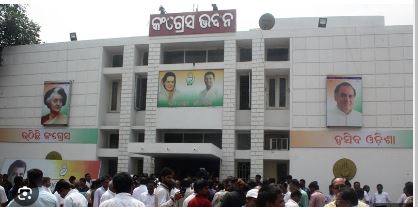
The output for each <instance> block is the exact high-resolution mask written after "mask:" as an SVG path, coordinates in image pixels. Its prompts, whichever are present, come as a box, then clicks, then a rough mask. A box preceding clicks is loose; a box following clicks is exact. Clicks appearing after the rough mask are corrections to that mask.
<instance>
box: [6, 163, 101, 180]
mask: <svg viewBox="0 0 418 207" xmlns="http://www.w3.org/2000/svg"><path fill="white" fill-rule="evenodd" d="M32 168H37V169H40V170H42V172H43V174H44V175H43V176H44V177H50V178H51V179H54V180H58V179H65V180H68V179H69V178H70V176H75V177H76V178H84V175H85V174H86V173H90V175H91V178H93V179H97V178H98V177H99V173H100V161H99V160H30V159H28V160H27V159H24V160H15V159H6V160H4V162H3V166H2V168H1V173H2V174H7V175H8V176H9V177H8V179H9V181H11V182H12V183H13V179H14V177H16V176H22V177H24V178H26V172H27V171H28V170H30V169H32Z"/></svg>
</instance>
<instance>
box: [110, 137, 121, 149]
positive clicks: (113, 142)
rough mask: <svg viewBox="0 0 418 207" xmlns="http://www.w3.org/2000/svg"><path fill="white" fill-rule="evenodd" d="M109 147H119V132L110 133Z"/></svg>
mask: <svg viewBox="0 0 418 207" xmlns="http://www.w3.org/2000/svg"><path fill="white" fill-rule="evenodd" d="M109 148H113V149H117V148H119V134H110V135H109Z"/></svg>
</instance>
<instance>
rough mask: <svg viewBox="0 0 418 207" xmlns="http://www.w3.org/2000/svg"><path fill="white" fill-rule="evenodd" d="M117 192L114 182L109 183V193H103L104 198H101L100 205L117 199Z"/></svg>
mask: <svg viewBox="0 0 418 207" xmlns="http://www.w3.org/2000/svg"><path fill="white" fill-rule="evenodd" d="M115 195H116V194H115V190H114V189H113V182H112V181H110V182H109V187H108V188H107V191H106V192H105V193H103V195H102V197H101V198H100V203H102V202H104V201H106V200H109V199H112V198H114V197H115Z"/></svg>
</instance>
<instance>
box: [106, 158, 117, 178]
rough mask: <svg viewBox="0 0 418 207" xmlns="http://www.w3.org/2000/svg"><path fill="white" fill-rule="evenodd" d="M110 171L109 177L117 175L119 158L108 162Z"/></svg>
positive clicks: (108, 172)
mask: <svg viewBox="0 0 418 207" xmlns="http://www.w3.org/2000/svg"><path fill="white" fill-rule="evenodd" d="M107 169H108V171H107V175H110V176H111V177H113V176H114V175H116V171H117V169H118V158H111V159H109V160H108V168H107Z"/></svg>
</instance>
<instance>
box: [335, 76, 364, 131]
mask: <svg viewBox="0 0 418 207" xmlns="http://www.w3.org/2000/svg"><path fill="white" fill-rule="evenodd" d="M361 89H362V85H361V77H357V76H328V77H327V126H345V127H346V126H349V127H361V126H362V125H363V115H362V113H363V107H362V90H361Z"/></svg>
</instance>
